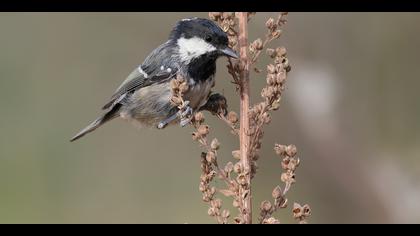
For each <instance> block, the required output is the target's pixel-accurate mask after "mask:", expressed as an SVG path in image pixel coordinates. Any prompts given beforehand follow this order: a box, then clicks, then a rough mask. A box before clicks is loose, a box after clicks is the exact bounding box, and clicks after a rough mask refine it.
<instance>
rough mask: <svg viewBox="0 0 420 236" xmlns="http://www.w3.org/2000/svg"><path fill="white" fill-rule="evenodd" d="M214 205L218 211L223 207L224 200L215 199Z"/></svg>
mask: <svg viewBox="0 0 420 236" xmlns="http://www.w3.org/2000/svg"><path fill="white" fill-rule="evenodd" d="M213 203H214V207H215V208H217V209H220V208H221V207H222V199H220V198H216V199H214V201H213Z"/></svg>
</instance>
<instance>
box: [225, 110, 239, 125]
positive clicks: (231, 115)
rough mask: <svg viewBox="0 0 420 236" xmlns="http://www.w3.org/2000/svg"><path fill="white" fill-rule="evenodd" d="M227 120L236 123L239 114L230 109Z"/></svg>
mask: <svg viewBox="0 0 420 236" xmlns="http://www.w3.org/2000/svg"><path fill="white" fill-rule="evenodd" d="M227 120H228V121H229V122H230V123H232V124H236V123H237V122H238V114H236V112H234V111H230V112H229V113H228V114H227Z"/></svg>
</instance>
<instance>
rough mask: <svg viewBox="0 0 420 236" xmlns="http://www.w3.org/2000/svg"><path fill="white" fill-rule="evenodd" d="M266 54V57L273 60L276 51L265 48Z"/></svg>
mask: <svg viewBox="0 0 420 236" xmlns="http://www.w3.org/2000/svg"><path fill="white" fill-rule="evenodd" d="M266 52H267V55H268V56H270V57H271V58H274V57H276V55H277V53H276V50H274V49H272V48H267V51H266Z"/></svg>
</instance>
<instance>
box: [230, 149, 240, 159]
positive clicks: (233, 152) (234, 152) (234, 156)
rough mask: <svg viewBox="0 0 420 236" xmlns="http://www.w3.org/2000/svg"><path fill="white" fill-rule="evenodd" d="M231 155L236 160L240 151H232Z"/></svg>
mask: <svg viewBox="0 0 420 236" xmlns="http://www.w3.org/2000/svg"><path fill="white" fill-rule="evenodd" d="M232 156H233V158H235V159H237V160H240V159H241V151H240V150H235V151H232Z"/></svg>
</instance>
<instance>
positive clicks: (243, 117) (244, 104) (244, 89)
mask: <svg viewBox="0 0 420 236" xmlns="http://www.w3.org/2000/svg"><path fill="white" fill-rule="evenodd" d="M236 16H237V18H238V22H239V38H238V41H239V52H240V65H241V69H242V70H241V73H240V86H239V92H240V127H239V142H240V158H241V163H242V166H243V168H244V173H245V177H246V183H245V184H244V185H241V187H240V193H241V194H243V195H242V196H244V197H243V199H242V201H243V203H242V205H243V210H244V212H243V214H244V221H245V223H246V224H251V223H252V205H251V204H252V201H251V164H250V160H249V153H250V152H249V143H250V142H249V141H250V137H249V128H250V126H249V96H250V94H249V93H250V89H249V59H248V13H247V12H238V13H236Z"/></svg>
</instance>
